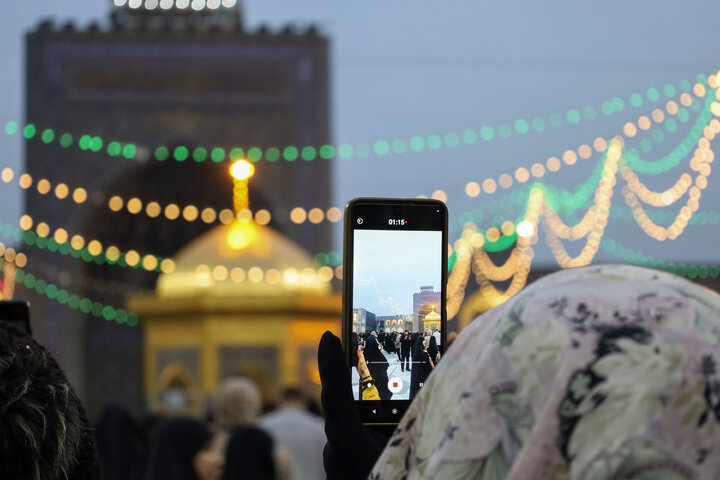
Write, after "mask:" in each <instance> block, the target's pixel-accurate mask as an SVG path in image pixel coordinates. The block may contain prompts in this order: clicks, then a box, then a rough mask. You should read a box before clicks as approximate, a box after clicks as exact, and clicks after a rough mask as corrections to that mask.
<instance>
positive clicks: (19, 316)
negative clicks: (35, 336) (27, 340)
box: [0, 300, 32, 335]
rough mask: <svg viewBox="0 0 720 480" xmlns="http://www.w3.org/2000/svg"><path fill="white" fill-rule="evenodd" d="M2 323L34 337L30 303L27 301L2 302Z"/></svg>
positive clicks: (0, 302)
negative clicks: (31, 325)
mask: <svg viewBox="0 0 720 480" xmlns="http://www.w3.org/2000/svg"><path fill="white" fill-rule="evenodd" d="M0 322H4V323H7V324H10V325H12V326H13V327H15V328H17V329H18V330H20V331H21V332H25V333H27V334H28V335H32V328H31V327H30V302H28V301H27V300H3V301H0Z"/></svg>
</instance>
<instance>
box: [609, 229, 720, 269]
mask: <svg viewBox="0 0 720 480" xmlns="http://www.w3.org/2000/svg"><path fill="white" fill-rule="evenodd" d="M600 248H602V249H603V250H604V251H606V252H608V253H610V254H611V255H614V256H615V257H617V258H619V259H621V260H622V261H624V262H627V263H634V264H636V265H642V266H644V267H650V268H656V269H659V270H665V271H667V272H672V273H675V274H677V275H682V276H684V277H688V278H701V279H705V278H718V276H720V265H718V264H699V265H698V264H686V263H675V262H668V261H666V260H663V259H660V258H654V257H652V256H650V255H647V254H644V253H642V252H637V251H635V250H632V249H630V248H628V247H625V246H624V245H622V244H621V243H620V242H618V241H617V240H613V239H611V238H603V240H602V242H600Z"/></svg>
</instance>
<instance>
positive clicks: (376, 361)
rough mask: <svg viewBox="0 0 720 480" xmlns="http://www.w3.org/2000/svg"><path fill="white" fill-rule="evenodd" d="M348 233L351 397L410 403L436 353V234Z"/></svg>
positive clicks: (438, 235) (438, 268)
mask: <svg viewBox="0 0 720 480" xmlns="http://www.w3.org/2000/svg"><path fill="white" fill-rule="evenodd" d="M393 221H395V220H390V222H393ZM400 221H402V220H397V222H400ZM389 226H390V227H391V228H392V227H397V226H400V227H401V228H402V225H392V224H389ZM353 235H354V237H353V238H354V240H353V244H354V247H353V250H354V251H353V289H352V307H353V308H352V338H351V348H352V349H353V352H354V353H353V355H352V356H351V358H352V380H353V392H354V395H355V399H356V400H411V399H412V398H414V397H415V395H416V394H417V392H418V391H419V390H420V389H421V388H422V386H423V383H424V382H425V379H426V378H427V376H428V375H429V374H430V372H431V371H432V369H433V368H434V367H435V364H436V363H437V361H438V360H439V358H440V340H441V336H440V312H441V285H440V283H441V278H442V270H441V269H442V258H441V257H442V232H440V231H428V230H365V229H363V230H354V234H353Z"/></svg>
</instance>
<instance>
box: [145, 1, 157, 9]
mask: <svg viewBox="0 0 720 480" xmlns="http://www.w3.org/2000/svg"><path fill="white" fill-rule="evenodd" d="M157 6H158V0H145V8H146V9H148V10H155V9H156V8H157Z"/></svg>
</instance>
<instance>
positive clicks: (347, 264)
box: [342, 197, 448, 425]
mask: <svg viewBox="0 0 720 480" xmlns="http://www.w3.org/2000/svg"><path fill="white" fill-rule="evenodd" d="M359 204H363V205H365V204H368V205H400V206H404V207H410V208H412V207H413V206H434V207H436V208H439V209H441V212H442V215H443V222H442V251H441V255H442V259H441V262H442V263H441V270H442V272H441V281H440V338H441V342H440V352H441V354H442V353H443V352H444V349H445V346H446V345H447V307H446V304H447V277H448V271H447V270H448V251H447V245H448V210H447V206H446V205H445V203H443V202H441V201H439V200H434V199H423V198H372V197H360V198H355V199H353V200H351V201H350V202H348V203H347V205H346V206H345V213H344V225H343V293H342V343H343V348H344V351H345V361H346V362H347V364H348V365H352V362H351V356H352V355H353V354H354V352H351V351H350V344H351V335H352V278H353V265H352V260H353V247H354V245H353V226H352V211H353V208H354V207H355V206H357V205H359ZM411 402H412V401H411V400H364V401H361V400H355V406H356V408H357V409H358V413H359V414H360V418H361V420H362V422H363V423H364V424H366V425H396V424H397V423H398V422H399V421H400V419H401V418H402V416H403V415H404V413H405V411H406V410H407V408H408V407H409V406H410V403H411ZM373 409H374V410H375V411H376V413H374V414H372V417H371V412H372V411H373ZM393 409H396V413H392V412H393ZM378 412H379V413H378Z"/></svg>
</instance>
